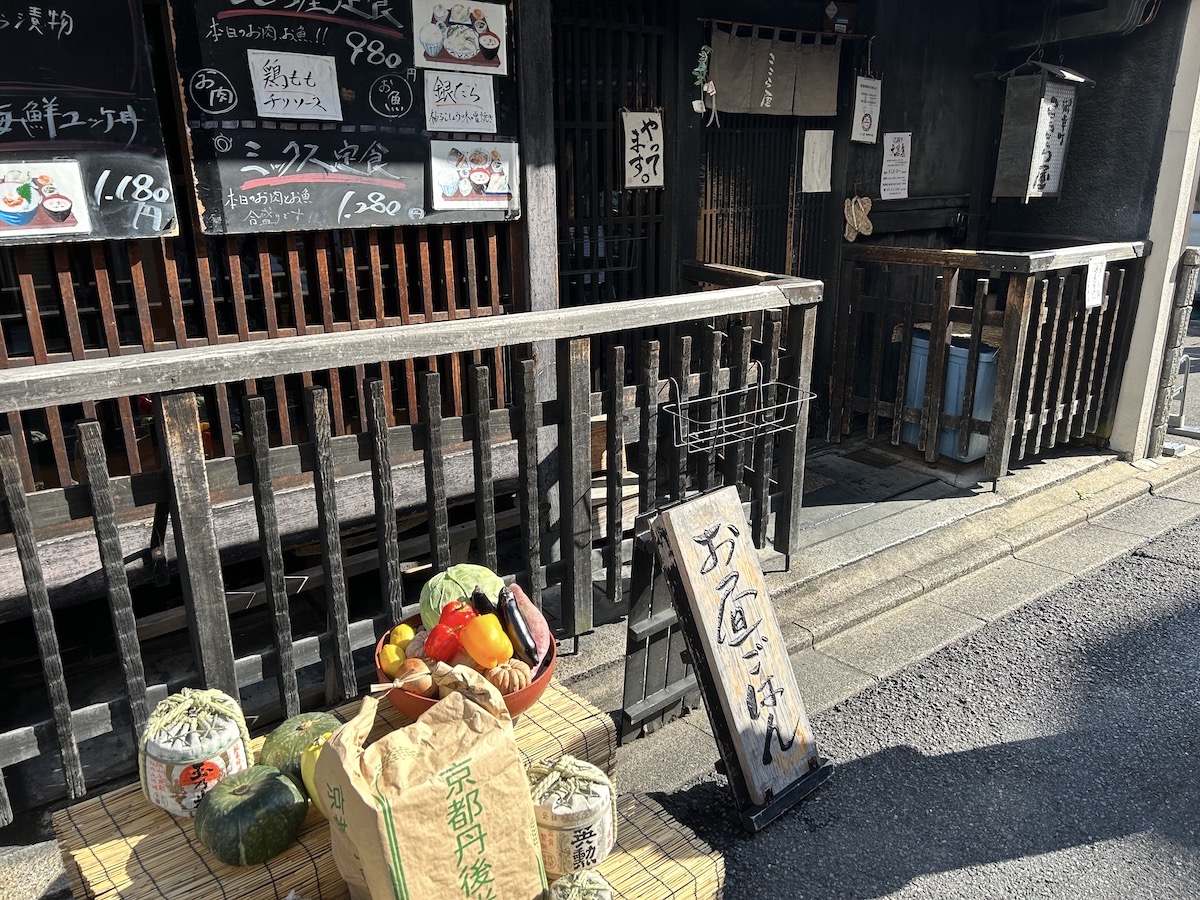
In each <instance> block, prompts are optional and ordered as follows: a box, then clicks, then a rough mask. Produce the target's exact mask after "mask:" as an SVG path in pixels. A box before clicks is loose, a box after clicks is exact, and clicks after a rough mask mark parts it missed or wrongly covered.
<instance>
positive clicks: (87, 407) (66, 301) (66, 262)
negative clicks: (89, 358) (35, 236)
mask: <svg viewBox="0 0 1200 900" xmlns="http://www.w3.org/2000/svg"><path fill="white" fill-rule="evenodd" d="M174 266H175V260H174V258H168V260H167V283H168V285H171V284H174V285H175V287H176V288H178V279H177V278H176V280H175V281H174V282H172V281H171V278H172V275H173V273H174V271H175V268H174ZM54 267H55V269H57V270H58V295H59V297H61V298H62V305H63V318H64V319H65V320H66V324H67V342H68V344H70V347H71V358H72V359H83V358H84V355H85V352H86V351H85V349H84V345H83V332H82V331H81V329H80V327H79V304H78V302H77V301H76V298H75V277H74V273H73V271H72V269H71V259H70V255H69V254H68V252H67V248H66V246H65V245H63V244H55V245H54ZM180 314H181V315H182V312H181V313H180ZM2 344H3V341H0V345H2ZM179 346H181V347H185V346H187V340H186V334H185V338H184V340H183V341H181V342H180V343H179ZM5 356H7V354H5ZM83 414H84V415H85V416H87V417H88V418H93V419H94V418H95V417H96V404H95V402H93V401H91V400H85V401H84V403H83Z"/></svg>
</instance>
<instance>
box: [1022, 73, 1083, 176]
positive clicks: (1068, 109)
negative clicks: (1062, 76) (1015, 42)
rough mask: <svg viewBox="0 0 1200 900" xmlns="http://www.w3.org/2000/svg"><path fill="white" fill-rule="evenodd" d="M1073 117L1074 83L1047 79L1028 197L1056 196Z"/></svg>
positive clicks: (1034, 147)
mask: <svg viewBox="0 0 1200 900" xmlns="http://www.w3.org/2000/svg"><path fill="white" fill-rule="evenodd" d="M1074 119H1075V85H1073V84H1066V83H1063V82H1059V81H1051V82H1050V83H1049V84H1048V85H1047V86H1046V93H1045V94H1044V95H1043V97H1042V108H1041V110H1040V112H1039V113H1038V125H1037V129H1038V130H1037V134H1036V136H1035V139H1034V144H1033V159H1032V160H1031V164H1030V170H1029V191H1028V195H1029V197H1057V196H1058V194H1059V187H1060V185H1061V184H1062V172H1063V163H1064V162H1065V161H1066V158H1067V141H1068V140H1069V139H1070V137H1071V123H1072V122H1073V121H1074Z"/></svg>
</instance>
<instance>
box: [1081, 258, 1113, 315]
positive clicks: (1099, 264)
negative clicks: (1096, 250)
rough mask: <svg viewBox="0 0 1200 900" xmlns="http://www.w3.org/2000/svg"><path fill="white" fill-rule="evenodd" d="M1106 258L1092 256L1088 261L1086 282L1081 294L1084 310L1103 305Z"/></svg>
mask: <svg viewBox="0 0 1200 900" xmlns="http://www.w3.org/2000/svg"><path fill="white" fill-rule="evenodd" d="M1107 266H1108V257H1105V256H1093V257H1092V258H1091V259H1089V260H1088V267H1087V282H1086V285H1085V289H1084V294H1083V305H1084V308H1085V309H1096V308H1097V307H1099V306H1101V305H1103V303H1104V274H1105V269H1106V268H1107Z"/></svg>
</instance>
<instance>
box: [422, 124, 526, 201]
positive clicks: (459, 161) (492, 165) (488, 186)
mask: <svg viewBox="0 0 1200 900" xmlns="http://www.w3.org/2000/svg"><path fill="white" fill-rule="evenodd" d="M431 146H432V154H433V155H432V158H431V162H432V168H433V173H432V174H433V179H432V180H433V184H434V196H433V206H434V209H462V208H464V207H466V208H468V209H505V210H506V209H508V208H509V206H510V204H511V203H512V200H513V197H514V196H515V195H516V186H515V185H514V184H513V183H512V178H513V174H514V173H515V172H516V152H517V145H516V144H507V143H496V144H463V143H456V142H453V141H432V142H431Z"/></svg>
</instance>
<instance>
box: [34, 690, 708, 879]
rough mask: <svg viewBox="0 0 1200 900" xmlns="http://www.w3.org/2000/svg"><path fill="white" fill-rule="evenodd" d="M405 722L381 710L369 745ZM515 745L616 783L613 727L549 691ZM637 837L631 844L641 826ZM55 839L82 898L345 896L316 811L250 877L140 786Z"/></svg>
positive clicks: (73, 815) (100, 800) (57, 821)
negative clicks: (579, 763)
mask: <svg viewBox="0 0 1200 900" xmlns="http://www.w3.org/2000/svg"><path fill="white" fill-rule="evenodd" d="M358 708H359V701H355V702H353V703H349V704H346V705H345V706H342V707H339V708H338V709H335V710H334V711H333V712H334V714H335V715H337V716H338V717H340V718H341V719H343V720H348V719H350V718H352V717H353V716H354V715H355V714H356V713H357V712H358ZM410 722H411V720H410V719H408V718H407V717H406V716H404V715H402V714H401V713H399V712H398V711H396V710H395V709H394V708H393V707H392V706H391V705H390V704H388V703H386V702H385V703H381V704H380V706H379V716H378V717H377V719H376V723H375V729H374V731H373V732H372V734H371V739H372V740H376V739H378V738H379V737H382V736H383V735H384V734H386V733H387V732H389V731H391V730H393V729H395V728H400V727H403V726H404V725H407V724H410ZM516 735H517V744H518V746H519V747H520V749H521V753H522V755H523V757H524V758H525V761H526V762H529V761H530V760H532V759H541V758H543V757H550V758H554V757H558V756H561V755H562V754H564V753H569V754H571V755H572V756H575V757H577V758H579V759H584V760H587V761H588V762H591V763H593V764H595V765H597V766H599V767H600V768H601V769H603V770H604V771H605V772H607V773H609V774H610V775H611V774H612V771H613V765H614V762H615V759H616V733H615V730H614V728H613V723H612V719H611V717H610V716H609V715H608V714H606V713H604V712H601V711H600V710H598V709H596V707H594V706H592V705H591V704H590V703H588V702H587V701H586V700H583V699H582V698H580V697H578V696H577V695H575V694H573V693H571V692H570V691H568V690H566V689H565V688H561V687H559V686H558V685H556V684H554V683H551V685H550V687H549V688H548V689H547V690H546V693H545V694H544V695H543V697H542V701H541V702H540V703H538V704H537V705H535V706H534V707H533V708H532V709H531V710H529V712H528V713H526V714H525V715H523V716H521V717H520V718H519V719H518V721H517V724H516ZM261 744H262V738H256V739H255V741H254V749H255V752H256V753H257V751H258V749H259V747H260V746H261ZM647 815H649V814H648V813H645V812H641V813H639V817H640V818H639V819H638V820H637V821H644V822H645V823H646V828H644V829H643V830H644V831H645V830H646V829H650V826H651V824H652V823H650V822H649V820H648V819H647V818H646V816H647ZM633 827H634V828H635V831H634V834H636V833H637V831H636V829H637V827H640V826H636V825H635V826H633ZM655 827H656V828H657V827H658V826H655ZM54 832H55V835H56V837H57V838H58V845H59V850H60V851H61V852H62V855H63V864H64V867H65V868H66V871H67V881H68V882H69V883H70V886H71V891H72V893H73V894H74V895H75V896H76V897H79V898H84V897H87V898H104V900H110V898H116V897H121V898H124V900H140V898H177V897H238V898H252V897H270V898H276V897H286V896H287V894H288V892H289V891H292V890H295V891H296V892H297V893H298V894H299V895H300V896H301V897H304V898H306V900H309V898H313V897H322V898H324V900H334V898H344V897H347V896H348V893H347V891H346V887H345V883H344V882H343V881H342V879H341V876H340V875H338V871H337V865H336V864H335V863H334V860H333V851H332V849H331V848H330V844H329V825H328V823H327V822H326V821H325V819H324V817H322V816H321V814H320V813H319V812H317V811H316V810H315V809H310V810H309V814H308V819H307V820H306V821H305V823H304V827H303V828H302V829H301V832H300V835H299V837H298V838H297V839H296V841H295V842H294V843H293V844H292V846H291V847H289V848H288V849H287V851H286V852H284V853H282V854H280V855H279V856H277V857H275V858H274V859H272V860H270V861H268V862H267V863H266V864H264V865H262V866H253V867H248V868H237V867H233V866H226V865H224V864H223V863H221V862H218V861H217V860H216V858H214V857H213V856H212V855H211V854H210V853H209V852H208V851H207V850H205V849H204V848H203V847H201V846H200V844H199V843H198V842H197V841H196V840H195V836H194V831H193V828H192V823H191V822H190V821H188V820H185V819H177V818H175V817H174V816H171V815H169V814H167V813H166V812H163V811H162V810H161V809H159V808H158V807H156V806H153V805H152V804H151V803H150V802H149V801H147V800H146V798H145V797H144V796H143V795H142V792H141V788H140V786H139V785H137V784H132V785H129V786H127V787H124V788H120V789H118V790H116V791H112V792H110V793H108V794H104V795H102V796H100V797H95V798H93V799H91V800H86V801H84V802H83V803H79V804H76V805H75V806H71V807H68V808H67V809H64V810H60V811H59V812H57V813H55V814H54ZM647 833H650V834H653V833H655V831H654V830H653V829H650V830H649V831H648V832H647ZM689 834H690V832H689ZM681 840H682V838H681ZM685 844H686V841H684V842H683V843H681V844H680V845H679V846H680V847H683V846H685ZM630 896H633V895H630ZM665 896H670V895H669V894H667V895H665ZM688 896H690V895H688Z"/></svg>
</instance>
